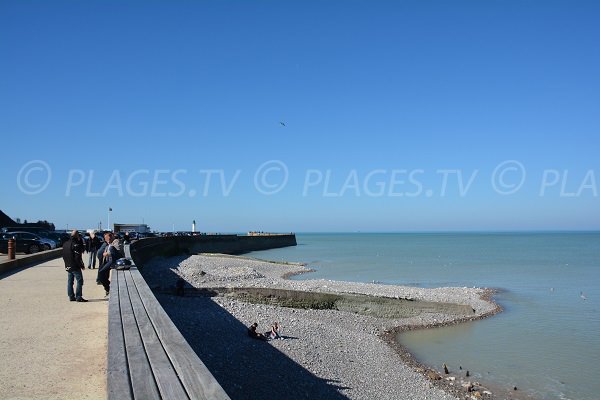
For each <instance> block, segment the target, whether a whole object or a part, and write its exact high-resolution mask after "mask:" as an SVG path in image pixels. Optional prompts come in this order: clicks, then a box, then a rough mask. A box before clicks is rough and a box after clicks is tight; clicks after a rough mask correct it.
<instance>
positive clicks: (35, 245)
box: [0, 233, 44, 254]
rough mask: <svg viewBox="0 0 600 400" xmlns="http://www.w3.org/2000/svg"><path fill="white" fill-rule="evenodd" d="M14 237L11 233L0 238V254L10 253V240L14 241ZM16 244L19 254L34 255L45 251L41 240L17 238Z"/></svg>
mask: <svg viewBox="0 0 600 400" xmlns="http://www.w3.org/2000/svg"><path fill="white" fill-rule="evenodd" d="M13 236H15V235H14V234H10V233H4V234H2V236H0V253H8V239H12V238H13ZM15 243H16V245H17V248H16V252H17V253H27V254H33V253H37V252H38V251H41V250H43V249H44V246H43V245H42V242H40V240H39V239H33V238H31V239H28V238H20V239H19V238H17V239H15Z"/></svg>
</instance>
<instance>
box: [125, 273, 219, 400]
mask: <svg viewBox="0 0 600 400" xmlns="http://www.w3.org/2000/svg"><path fill="white" fill-rule="evenodd" d="M130 272H131V276H132V278H133V281H134V282H135V285H136V288H137V290H138V292H139V294H140V298H141V300H142V302H143V304H144V307H145V309H146V312H147V313H148V316H149V317H150V320H151V321H152V324H153V325H154V329H155V330H156V333H157V334H158V337H159V339H160V341H161V342H162V345H163V347H164V349H165V351H166V353H167V355H168V357H169V359H170V360H171V364H172V365H173V367H174V368H175V371H176V372H177V375H178V376H179V379H180V380H181V382H182V384H183V386H184V388H185V390H186V392H187V394H188V396H189V397H190V398H191V399H195V400H201V399H215V400H220V399H229V396H228V395H227V393H225V391H224V390H223V388H222V387H221V385H219V382H217V380H216V379H215V378H214V376H213V375H212V374H211V373H210V371H209V370H208V368H206V366H205V365H204V363H203V362H202V361H201V360H200V358H199V357H198V355H197V354H196V353H195V352H194V350H193V349H192V348H191V347H190V345H189V344H188V342H187V341H186V340H185V338H184V337H183V336H182V335H181V333H180V332H179V330H178V329H177V327H175V324H173V321H171V319H170V318H169V316H168V315H167V313H166V312H165V310H163V308H162V306H161V305H160V303H159V302H158V300H156V297H154V294H153V293H152V291H151V290H150V288H149V287H148V285H147V284H146V281H145V280H144V278H143V277H142V275H141V274H140V272H139V271H138V270H137V268H135V267H132V268H131V270H130Z"/></svg>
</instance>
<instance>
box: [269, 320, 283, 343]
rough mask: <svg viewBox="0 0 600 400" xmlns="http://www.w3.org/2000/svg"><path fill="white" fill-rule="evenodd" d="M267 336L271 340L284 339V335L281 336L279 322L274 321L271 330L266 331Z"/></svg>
mask: <svg viewBox="0 0 600 400" xmlns="http://www.w3.org/2000/svg"><path fill="white" fill-rule="evenodd" d="M265 336H267V337H268V338H269V339H271V340H273V339H282V337H281V336H279V324H278V323H277V322H273V325H271V332H267V333H265Z"/></svg>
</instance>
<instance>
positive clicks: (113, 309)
mask: <svg viewBox="0 0 600 400" xmlns="http://www.w3.org/2000/svg"><path fill="white" fill-rule="evenodd" d="M118 279H119V278H118V274H116V273H113V276H112V290H111V291H110V297H109V298H108V355H107V371H106V372H107V374H106V375H107V376H106V378H107V382H106V386H107V390H108V400H132V399H133V392H132V391H131V382H130V381H129V368H128V367H127V355H126V352H125V338H124V336H123V324H122V322H121V307H120V305H119V287H118Z"/></svg>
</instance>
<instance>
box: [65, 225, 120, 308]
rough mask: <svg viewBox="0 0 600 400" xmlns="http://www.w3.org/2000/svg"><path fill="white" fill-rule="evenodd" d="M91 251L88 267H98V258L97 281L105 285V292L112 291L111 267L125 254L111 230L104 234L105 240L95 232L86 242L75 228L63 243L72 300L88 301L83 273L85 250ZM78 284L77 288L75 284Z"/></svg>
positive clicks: (68, 292) (68, 289)
mask: <svg viewBox="0 0 600 400" xmlns="http://www.w3.org/2000/svg"><path fill="white" fill-rule="evenodd" d="M84 251H87V252H88V253H89V262H88V268H89V269H93V268H94V269H95V268H96V259H97V260H98V275H97V277H96V283H97V284H98V285H102V286H103V287H104V291H105V294H106V295H107V296H108V294H109V292H110V269H111V268H113V266H114V265H115V263H116V261H117V260H118V259H119V258H121V257H122V256H123V253H122V250H121V243H120V242H119V240H118V239H115V238H114V235H113V234H112V233H111V232H106V233H105V234H104V240H103V241H101V240H100V239H99V238H98V236H97V235H96V234H95V233H91V234H90V238H89V239H88V240H86V241H85V242H84V240H83V238H82V237H81V235H80V234H79V231H77V230H74V231H73V232H71V236H70V238H69V240H68V241H66V242H65V243H64V244H63V251H62V256H63V261H64V263H65V270H66V271H67V273H68V277H67V295H68V296H69V300H70V301H76V302H87V300H86V299H84V298H83V273H82V272H81V271H82V270H84V269H85V264H84V262H83V252H84ZM74 284H76V287H75V289H73V285H74Z"/></svg>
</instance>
